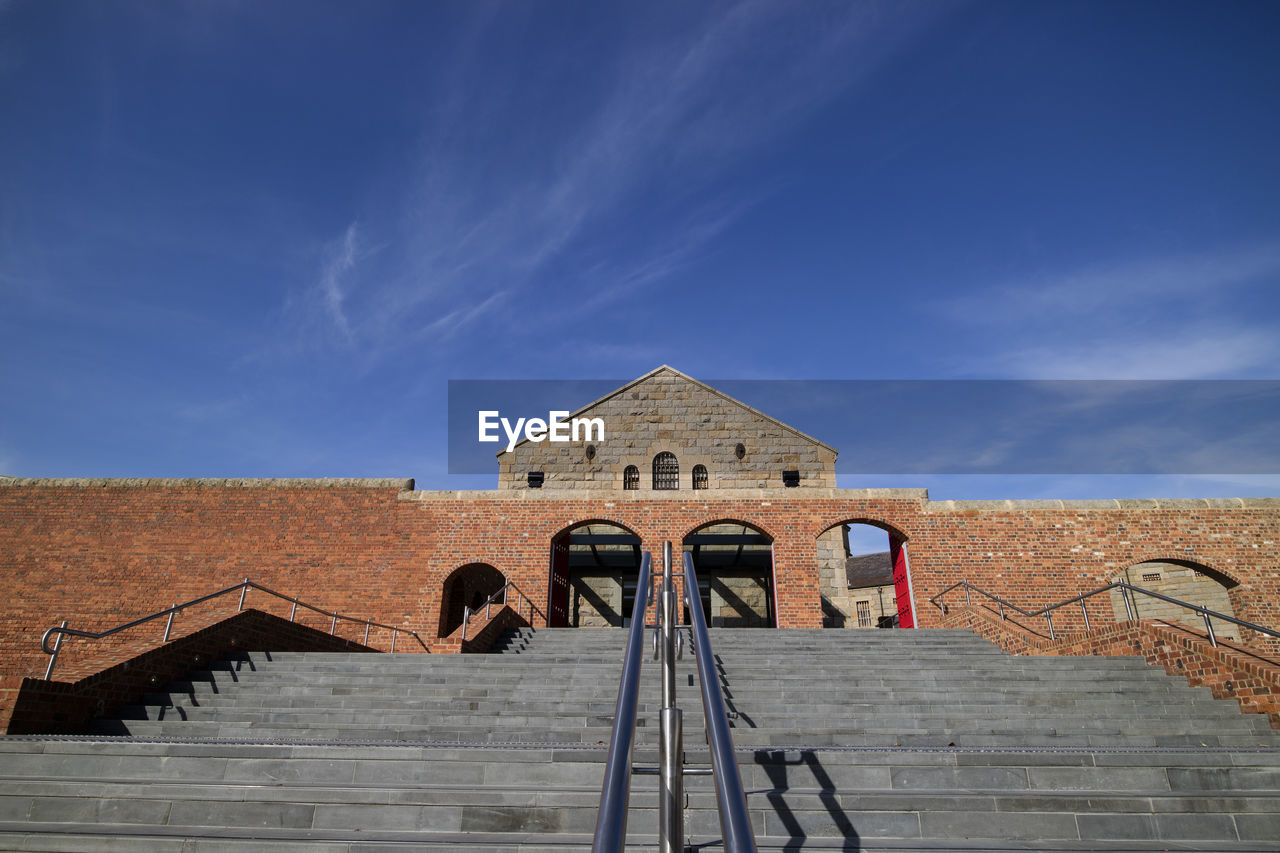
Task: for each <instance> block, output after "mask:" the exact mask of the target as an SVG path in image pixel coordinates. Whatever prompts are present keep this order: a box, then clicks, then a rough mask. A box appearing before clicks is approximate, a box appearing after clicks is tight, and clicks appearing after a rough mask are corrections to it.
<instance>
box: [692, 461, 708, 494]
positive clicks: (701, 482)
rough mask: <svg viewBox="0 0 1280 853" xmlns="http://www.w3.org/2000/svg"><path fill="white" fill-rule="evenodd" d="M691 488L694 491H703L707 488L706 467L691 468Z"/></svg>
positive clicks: (696, 466) (695, 466)
mask: <svg viewBox="0 0 1280 853" xmlns="http://www.w3.org/2000/svg"><path fill="white" fill-rule="evenodd" d="M693 487H694V488H695V489H705V488H706V487H707V466H706V465H694V466H693Z"/></svg>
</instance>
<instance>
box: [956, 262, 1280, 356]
mask: <svg viewBox="0 0 1280 853" xmlns="http://www.w3.org/2000/svg"><path fill="white" fill-rule="evenodd" d="M1277 284H1280V244H1277V243H1267V244H1262V245H1253V246H1248V247H1243V248H1240V247H1236V248H1228V249H1219V250H1216V251H1204V252H1199V253H1180V254H1175V255H1168V256H1162V257H1140V258H1126V259H1120V260H1116V261H1113V262H1111V263H1108V264H1099V265H1094V266H1090V267H1084V268H1080V269H1077V270H1070V271H1067V272H1060V273H1056V274H1041V275H1031V276H1027V277H1026V278H1025V279H1022V280H1020V281H1015V282H1006V283H1002V284H999V285H995V286H990V287H986V288H975V289H973V290H971V291H969V292H967V293H965V295H963V296H961V297H957V298H954V299H951V300H949V301H947V302H944V303H942V304H941V306H940V308H939V310H940V311H941V312H942V313H943V314H944V315H945V316H946V317H947V319H948V320H949V322H951V323H952V324H953V325H954V327H955V328H956V329H957V330H958V331H961V332H963V330H965V329H966V328H967V329H968V330H970V331H971V332H972V333H973V335H974V338H973V340H972V343H971V344H970V345H968V346H966V347H964V348H963V352H964V354H963V355H959V356H956V357H954V358H952V360H951V366H952V368H953V369H958V371H959V372H960V373H961V374H963V375H996V376H1009V377H1017V378H1037V379H1203V378H1224V377H1246V376H1261V375H1274V374H1276V373H1277V372H1278V371H1280V336H1277V334H1276V330H1275V327H1274V323H1273V321H1272V319H1271V318H1270V317H1268V316H1265V315H1262V314H1259V313H1258V311H1257V309H1256V306H1257V305H1258V299H1259V298H1262V299H1265V298H1266V297H1265V296H1262V297H1260V296H1259V294H1265V293H1266V292H1268V291H1272V290H1274V287H1275V286H1276V285H1277Z"/></svg>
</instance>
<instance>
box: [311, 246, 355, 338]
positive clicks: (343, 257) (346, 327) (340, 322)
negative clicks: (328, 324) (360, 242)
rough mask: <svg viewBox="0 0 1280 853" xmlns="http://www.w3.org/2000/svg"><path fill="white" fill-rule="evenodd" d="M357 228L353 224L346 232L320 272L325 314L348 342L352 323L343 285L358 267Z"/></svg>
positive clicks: (321, 295) (331, 248)
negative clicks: (345, 306) (348, 316)
mask: <svg viewBox="0 0 1280 853" xmlns="http://www.w3.org/2000/svg"><path fill="white" fill-rule="evenodd" d="M356 234H357V226H356V223H354V222H352V223H351V224H350V225H348V226H347V230H346V232H345V233H344V234H343V235H342V238H341V239H340V240H338V241H337V242H336V243H335V244H334V245H333V246H331V247H330V249H329V257H328V258H327V259H326V260H325V262H324V268H323V269H322V270H321V272H320V285H319V286H320V297H321V300H322V303H323V305H324V310H325V313H326V314H327V315H328V316H329V319H330V320H332V321H333V325H334V327H335V328H337V330H338V331H339V332H340V333H341V334H342V337H343V338H344V339H346V341H347V342H351V341H352V340H353V335H352V332H351V323H350V321H349V320H348V319H347V314H346V311H345V310H344V309H343V301H344V300H345V298H346V295H345V294H344V293H343V289H342V288H343V284H344V282H345V280H346V279H347V278H348V277H349V276H350V273H351V271H352V270H354V269H355V266H356V240H357V237H356Z"/></svg>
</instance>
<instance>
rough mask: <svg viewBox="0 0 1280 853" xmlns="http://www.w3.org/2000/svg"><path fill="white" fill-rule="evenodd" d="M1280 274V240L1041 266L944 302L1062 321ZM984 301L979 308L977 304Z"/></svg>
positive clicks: (998, 315) (972, 314)
mask: <svg viewBox="0 0 1280 853" xmlns="http://www.w3.org/2000/svg"><path fill="white" fill-rule="evenodd" d="M1277 276H1280V244H1274V243H1272V244H1265V245H1260V246H1247V247H1242V248H1228V249H1220V250H1217V251H1208V252H1200V253H1184V254H1178V255H1174V256H1169V257H1154V258H1153V257H1143V258H1126V259H1120V260H1116V261H1113V262H1111V263H1106V264H1097V265H1094V266H1089V267H1085V268H1082V269H1077V270H1072V271H1068V272H1065V273H1056V274H1054V273H1042V274H1039V275H1029V276H1027V277H1026V278H1025V279H1022V280H1018V281H1012V282H1006V283H1004V284H1000V285H997V286H994V287H989V288H984V289H981V290H979V291H977V292H974V293H970V294H967V295H965V296H964V297H961V298H958V299H954V300H951V301H950V302H949V303H947V305H946V307H947V308H948V309H949V310H950V311H952V312H953V313H955V314H957V315H960V316H963V317H964V319H966V320H969V321H976V322H990V323H995V322H1003V321H1006V320H1010V319H1014V320H1018V321H1020V322H1033V323H1034V322H1049V323H1057V322H1061V320H1062V317H1063V315H1064V314H1065V315H1068V316H1081V315H1087V316H1090V317H1096V316H1097V315H1098V314H1099V312H1104V311H1108V310H1112V311H1114V310H1118V309H1125V308H1129V307H1130V306H1133V305H1135V304H1144V303H1148V304H1149V303H1156V304H1167V303H1170V302H1174V301H1179V300H1185V299H1195V300H1201V299H1203V298H1205V297H1208V296H1212V295H1213V294H1215V293H1216V292H1217V291H1219V290H1221V289H1223V288H1228V287H1233V286H1239V285H1248V284H1254V283H1257V282H1258V281H1259V280H1268V279H1274V278H1276V277H1277ZM979 306H981V308H982V310H980V311H978V310H975V309H976V308H978V307H979Z"/></svg>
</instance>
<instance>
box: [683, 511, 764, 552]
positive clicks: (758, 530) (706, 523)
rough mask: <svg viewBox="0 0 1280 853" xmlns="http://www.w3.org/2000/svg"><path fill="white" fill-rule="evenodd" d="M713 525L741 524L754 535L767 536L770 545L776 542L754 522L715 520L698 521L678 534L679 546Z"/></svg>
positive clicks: (726, 519)
mask: <svg viewBox="0 0 1280 853" xmlns="http://www.w3.org/2000/svg"><path fill="white" fill-rule="evenodd" d="M713 524H741V525H743V526H745V527H750V528H751V529H752V530H754V531H755V532H756V533H759V534H760V535H761V536H768V537H769V542H770V544H772V543H774V542H777V541H778V537H777V536H775V535H774V534H773V533H771V532H769V531H768V530H766V529H765V528H764V527H762V526H760V525H759V524H757V523H756V522H754V521H747V520H746V519H744V518H715V519H712V520H710V521H700V522H698V523H697V524H695V525H694V526H693V527H690V528H687V529H686V530H685V531H684V533H681V534H680V542H679V544H681V545H683V544H684V540H686V539H688V538H689V537H690V536H692V535H693V534H695V533H697V532H698V531H699V530H701V529H702V528H704V527H710V526H712V525H713ZM671 544H672V545H673V546H674V545H675V544H677V543H675V542H672V543H671Z"/></svg>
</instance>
